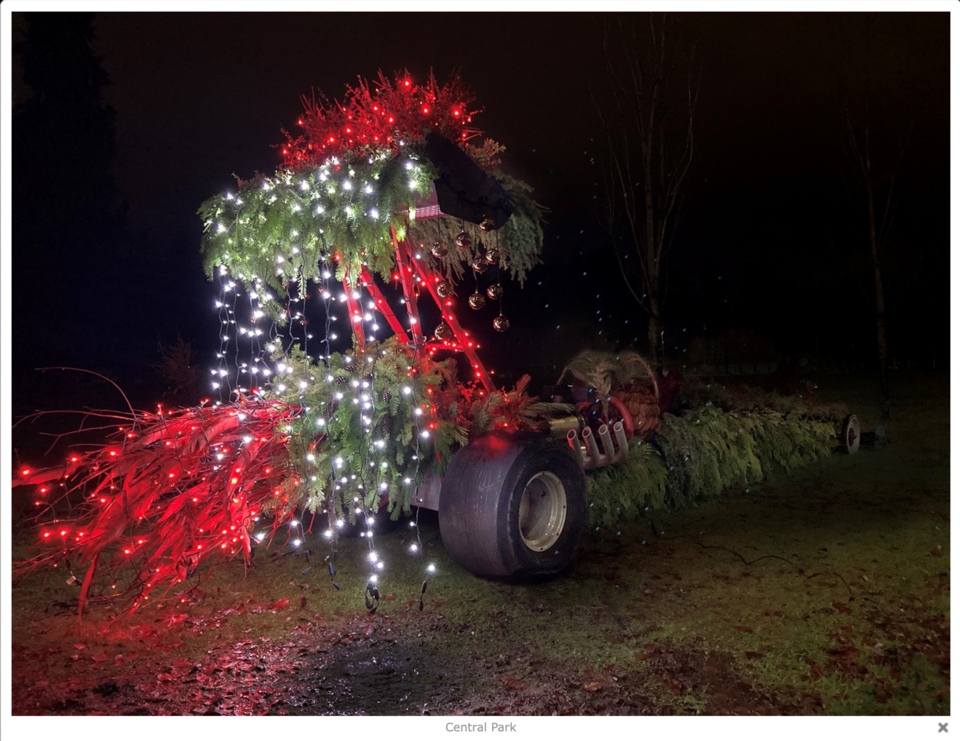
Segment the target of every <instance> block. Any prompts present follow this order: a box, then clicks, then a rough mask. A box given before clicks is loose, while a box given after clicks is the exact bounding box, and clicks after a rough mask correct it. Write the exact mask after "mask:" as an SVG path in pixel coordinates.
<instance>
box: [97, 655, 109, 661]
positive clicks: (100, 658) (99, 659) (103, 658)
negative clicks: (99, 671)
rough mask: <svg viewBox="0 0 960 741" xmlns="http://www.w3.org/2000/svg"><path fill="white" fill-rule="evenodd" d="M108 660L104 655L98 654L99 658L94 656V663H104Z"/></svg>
mask: <svg viewBox="0 0 960 741" xmlns="http://www.w3.org/2000/svg"><path fill="white" fill-rule="evenodd" d="M107 658H109V657H108V656H107V655H106V654H100V655H99V656H94V657H93V660H94V661H106V660H107Z"/></svg>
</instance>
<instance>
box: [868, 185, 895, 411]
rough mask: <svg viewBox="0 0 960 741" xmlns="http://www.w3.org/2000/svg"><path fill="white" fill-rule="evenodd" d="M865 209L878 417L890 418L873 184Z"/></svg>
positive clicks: (885, 321) (881, 279) (885, 320)
mask: <svg viewBox="0 0 960 741" xmlns="http://www.w3.org/2000/svg"><path fill="white" fill-rule="evenodd" d="M867 210H868V215H869V217H870V259H871V262H872V263H873V283H874V292H875V295H876V307H875V308H876V315H877V355H878V356H879V359H880V418H881V419H890V373H889V371H888V370H887V317H886V313H885V307H884V300H883V272H882V271H881V269H880V254H879V252H880V249H879V245H878V244H877V227H876V221H875V218H874V217H875V214H874V204H873V186H872V184H870V183H868V184H867Z"/></svg>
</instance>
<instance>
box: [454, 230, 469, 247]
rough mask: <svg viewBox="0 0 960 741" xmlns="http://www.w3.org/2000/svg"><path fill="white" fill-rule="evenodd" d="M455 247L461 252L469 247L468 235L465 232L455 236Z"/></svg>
mask: <svg viewBox="0 0 960 741" xmlns="http://www.w3.org/2000/svg"><path fill="white" fill-rule="evenodd" d="M456 245H457V247H459V248H460V249H461V250H465V249H467V248H468V247H469V246H470V235H469V234H467V233H466V232H460V233H459V234H458V235H457V240H456Z"/></svg>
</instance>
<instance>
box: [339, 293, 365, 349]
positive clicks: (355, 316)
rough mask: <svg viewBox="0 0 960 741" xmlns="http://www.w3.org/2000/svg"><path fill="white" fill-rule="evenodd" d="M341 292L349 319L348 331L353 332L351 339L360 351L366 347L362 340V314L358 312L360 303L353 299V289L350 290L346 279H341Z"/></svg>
mask: <svg viewBox="0 0 960 741" xmlns="http://www.w3.org/2000/svg"><path fill="white" fill-rule="evenodd" d="M358 287H359V286H358ZM343 290H344V291H345V292H346V295H347V315H348V318H349V319H350V331H352V332H353V338H354V339H355V340H356V341H357V344H358V345H359V346H360V348H361V349H362V348H364V347H366V343H365V342H364V339H363V312H362V311H361V310H360V302H359V301H357V299H355V298H354V297H353V289H352V288H350V283H349V281H348V280H347V279H346V278H344V279H343Z"/></svg>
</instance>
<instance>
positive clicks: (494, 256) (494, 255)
mask: <svg viewBox="0 0 960 741" xmlns="http://www.w3.org/2000/svg"><path fill="white" fill-rule="evenodd" d="M486 257H487V262H488V263H490V264H491V265H497V264H499V263H500V250H498V249H497V248H496V247H494V248H493V249H492V250H487V255H486Z"/></svg>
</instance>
